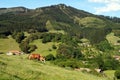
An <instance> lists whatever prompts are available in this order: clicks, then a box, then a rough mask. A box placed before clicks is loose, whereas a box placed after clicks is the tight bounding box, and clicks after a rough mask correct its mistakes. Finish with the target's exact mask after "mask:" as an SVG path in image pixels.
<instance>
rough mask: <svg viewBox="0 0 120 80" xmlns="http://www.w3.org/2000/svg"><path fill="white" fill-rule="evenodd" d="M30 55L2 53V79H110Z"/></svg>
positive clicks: (0, 78) (0, 65) (0, 56)
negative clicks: (49, 62)
mask: <svg viewBox="0 0 120 80" xmlns="http://www.w3.org/2000/svg"><path fill="white" fill-rule="evenodd" d="M27 56H28V55H21V56H14V55H13V56H7V55H5V54H1V55H0V80H8V79H9V80H110V79H107V78H103V77H97V76H94V75H90V74H87V73H82V72H78V71H73V70H67V69H64V68H60V67H57V66H54V65H50V64H48V63H45V64H43V63H40V62H38V61H33V60H28V59H27Z"/></svg>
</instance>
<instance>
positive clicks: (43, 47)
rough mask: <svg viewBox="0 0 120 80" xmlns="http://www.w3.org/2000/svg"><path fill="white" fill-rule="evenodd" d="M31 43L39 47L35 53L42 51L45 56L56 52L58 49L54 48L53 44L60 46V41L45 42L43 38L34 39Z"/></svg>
mask: <svg viewBox="0 0 120 80" xmlns="http://www.w3.org/2000/svg"><path fill="white" fill-rule="evenodd" d="M30 44H35V45H36V46H37V49H36V50H35V51H34V52H33V53H40V54H42V55H44V56H46V55H48V54H53V55H55V54H56V50H55V49H52V45H56V46H58V45H59V43H56V42H48V43H45V44H43V43H42V41H41V39H38V40H34V41H33V42H32V43H30Z"/></svg>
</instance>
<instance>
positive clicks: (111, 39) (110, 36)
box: [106, 33, 120, 45]
mask: <svg viewBox="0 0 120 80" xmlns="http://www.w3.org/2000/svg"><path fill="white" fill-rule="evenodd" d="M106 38H107V40H108V41H109V43H111V44H112V45H114V44H116V43H117V41H118V40H120V38H119V37H116V36H114V33H110V34H108V35H107V36H106Z"/></svg>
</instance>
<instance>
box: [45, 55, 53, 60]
mask: <svg viewBox="0 0 120 80" xmlns="http://www.w3.org/2000/svg"><path fill="white" fill-rule="evenodd" d="M45 58H46V60H47V61H50V60H55V57H54V55H53V54H49V55H47V56H46V57H45Z"/></svg>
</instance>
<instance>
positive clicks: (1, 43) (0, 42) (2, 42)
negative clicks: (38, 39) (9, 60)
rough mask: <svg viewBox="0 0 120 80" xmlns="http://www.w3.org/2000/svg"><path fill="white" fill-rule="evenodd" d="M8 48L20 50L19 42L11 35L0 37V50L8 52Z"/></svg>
mask: <svg viewBox="0 0 120 80" xmlns="http://www.w3.org/2000/svg"><path fill="white" fill-rule="evenodd" d="M9 50H20V48H19V44H18V43H17V42H16V41H15V40H14V39H13V38H12V37H11V36H8V38H7V39H0V52H8V51H9Z"/></svg>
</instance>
